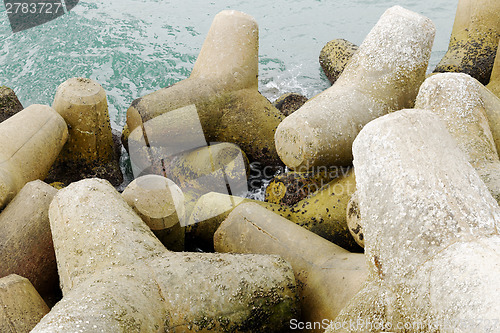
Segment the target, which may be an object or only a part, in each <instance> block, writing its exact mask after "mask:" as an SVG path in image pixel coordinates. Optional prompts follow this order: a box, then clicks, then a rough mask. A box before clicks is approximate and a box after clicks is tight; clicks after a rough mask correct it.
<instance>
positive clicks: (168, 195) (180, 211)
mask: <svg viewBox="0 0 500 333" xmlns="http://www.w3.org/2000/svg"><path fill="white" fill-rule="evenodd" d="M122 197H123V199H125V201H127V203H128V204H129V205H130V207H132V208H133V209H134V211H135V212H136V213H137V214H138V215H139V216H140V217H141V219H142V220H143V221H144V222H145V223H146V224H147V225H148V227H150V228H151V230H152V231H153V233H154V234H155V236H156V237H158V239H159V240H160V241H161V242H162V244H163V245H165V246H166V247H167V249H169V250H171V251H183V250H184V228H183V227H182V226H184V219H185V213H186V212H185V206H184V194H183V193H182V190H181V189H180V188H179V187H178V186H177V185H176V184H175V183H174V182H173V181H171V180H170V179H168V178H165V177H162V176H158V175H146V176H142V177H139V178H136V179H134V181H132V182H131V183H130V184H129V185H128V186H127V187H126V188H125V190H124V191H123V192H122ZM181 225H182V226H181Z"/></svg>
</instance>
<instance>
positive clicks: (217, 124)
mask: <svg viewBox="0 0 500 333" xmlns="http://www.w3.org/2000/svg"><path fill="white" fill-rule="evenodd" d="M257 77H258V26H257V22H256V21H255V20H254V18H252V17H251V16H249V15H247V14H244V13H241V12H237V11H233V10H225V11H222V12H220V13H219V14H217V15H216V16H215V18H214V21H213V23H212V26H211V27H210V31H209V32H208V34H207V37H206V39H205V42H204V44H203V46H202V49H201V51H200V54H199V56H198V59H197V61H196V63H195V65H194V68H193V71H192V73H191V75H190V77H189V78H188V79H186V80H183V81H181V82H178V83H176V84H174V85H173V86H170V87H167V88H164V89H161V90H158V91H156V92H153V93H151V94H149V95H146V96H144V97H141V98H139V99H137V100H135V101H134V102H133V103H132V104H131V106H130V107H129V109H128V110H127V131H130V132H131V133H132V132H133V131H134V130H136V128H138V127H139V131H142V129H141V128H140V127H141V126H143V125H146V123H148V122H149V121H151V120H153V121H154V118H155V117H158V116H161V115H166V114H167V113H170V112H176V110H179V109H181V108H183V107H186V106H189V105H195V114H196V116H197V118H198V119H197V121H198V123H199V124H201V128H202V132H201V134H202V135H203V136H204V137H205V138H206V139H205V140H204V141H206V142H230V143H234V144H237V145H238V146H239V147H240V148H241V149H243V151H244V152H245V153H246V154H247V156H248V158H249V159H250V160H251V161H260V162H261V163H263V164H265V165H275V166H276V165H281V162H280V160H279V157H278V155H277V153H276V148H275V146H274V132H275V129H276V127H277V126H278V124H279V123H280V121H281V120H282V119H283V118H284V116H283V115H282V114H281V113H280V112H279V110H277V109H276V108H275V107H274V106H273V105H272V104H271V103H270V102H269V101H268V100H267V99H266V98H265V97H264V96H262V95H260V93H259V92H258V90H257V88H258V80H257ZM184 111H185V110H184ZM176 113H178V114H180V117H179V119H178V120H177V121H176V122H175V123H174V124H173V126H175V127H176V128H179V129H180V131H181V132H183V133H184V134H187V135H193V134H194V133H193V132H192V131H191V130H190V128H189V126H188V127H185V125H186V122H183V121H182V119H183V118H184V117H185V116H184V115H183V114H184V112H176ZM166 117H167V118H168V119H169V121H171V120H173V118H175V117H172V116H166ZM159 130H162V129H161V128H159ZM162 131H163V132H164V133H168V132H167V131H166V130H162ZM145 135H146V136H149V133H148V132H147V129H146V130H145ZM196 135H197V134H196ZM129 144H130V142H129ZM205 144H206V143H205V142H204V143H203V145H205ZM198 147H199V146H198ZM193 148H196V147H193Z"/></svg>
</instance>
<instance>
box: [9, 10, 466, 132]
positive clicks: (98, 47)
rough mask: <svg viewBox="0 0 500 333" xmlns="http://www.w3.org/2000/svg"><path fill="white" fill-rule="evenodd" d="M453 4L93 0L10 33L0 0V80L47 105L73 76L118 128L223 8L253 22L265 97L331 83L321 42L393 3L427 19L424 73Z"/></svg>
mask: <svg viewBox="0 0 500 333" xmlns="http://www.w3.org/2000/svg"><path fill="white" fill-rule="evenodd" d="M457 3H458V0H432V1H427V0H420V1H413V0H379V1H376V0H286V1H285V0H271V1H270V0H253V1H230V0H213V1H210V0H171V1H161V0H106V1H104V0H97V1H80V2H79V3H78V5H77V6H76V7H75V8H74V9H73V10H72V11H70V12H69V13H67V14H65V15H63V16H61V17H59V18H57V19H55V20H53V21H51V22H48V23H46V24H43V25H41V26H38V27H35V28H32V29H29V30H25V31H21V32H18V33H12V31H11V29H10V25H9V22H8V18H7V14H6V10H5V7H4V5H3V4H0V85H6V86H9V87H11V88H12V89H14V91H15V92H16V94H17V96H18V97H19V99H20V101H21V103H22V104H23V105H24V106H25V107H26V106H29V105H31V104H35V103H36V104H48V105H51V104H52V100H53V98H54V94H55V91H56V88H57V86H58V85H59V84H61V83H62V82H64V81H65V80H66V79H68V78H71V77H75V76H81V77H88V78H91V79H93V80H96V81H97V82H99V83H100V84H101V85H102V86H103V87H104V89H105V90H106V92H107V95H108V103H109V110H110V117H111V123H112V127H113V128H114V129H117V130H120V129H121V128H122V127H123V125H124V123H125V113H126V110H127V108H128V106H129V105H130V103H132V101H133V100H134V99H135V98H138V97H140V96H143V95H145V94H147V93H150V92H153V91H155V90H158V89H160V88H162V87H166V86H168V85H171V84H173V83H175V82H178V81H180V80H183V79H185V78H187V77H188V76H189V74H190V72H191V70H192V68H193V65H194V63H195V61H196V58H197V55H198V53H199V51H200V48H201V46H202V44H203V41H204V38H205V36H206V34H207V32H208V29H209V28H210V24H211V22H212V20H213V18H214V16H215V15H216V14H217V13H218V12H220V11H222V10H224V9H235V10H240V11H243V12H245V13H247V14H250V15H252V16H253V17H254V18H255V19H256V20H257V22H258V24H259V30H260V32H259V34H260V50H259V63H260V67H259V89H260V91H261V92H262V94H263V95H264V96H266V97H267V98H268V99H270V100H271V101H273V100H274V99H276V98H277V97H278V96H280V95H281V94H283V93H287V92H297V93H301V94H303V95H305V96H307V97H312V96H314V95H315V94H317V93H319V92H321V91H322V90H324V89H326V88H328V87H329V86H330V84H329V82H328V80H327V79H326V76H325V75H324V74H323V72H322V70H321V67H320V65H319V62H318V56H319V53H320V51H321V48H322V47H323V46H324V45H325V44H326V43H327V42H328V41H330V40H332V39H336V38H344V39H347V40H349V41H351V42H353V43H355V44H357V45H359V44H360V43H361V42H362V41H363V39H364V37H365V36H366V34H367V33H368V32H369V31H370V29H371V28H372V27H373V26H374V25H375V23H376V22H377V20H378V19H379V17H380V15H382V13H383V12H384V11H385V10H386V9H387V8H389V7H391V6H394V5H400V6H403V7H405V8H407V9H410V10H413V11H416V12H418V13H420V14H422V15H424V16H427V17H429V18H430V19H432V21H433V22H434V23H435V25H436V29H437V33H436V40H435V43H434V48H433V53H432V58H431V61H430V66H429V68H430V70H432V68H434V67H435V66H436V65H437V63H438V62H439V60H440V59H441V57H442V56H443V54H444V53H445V51H446V49H447V47H448V41H449V37H450V34H451V29H452V26H453V20H454V16H455V11H456V6H457Z"/></svg>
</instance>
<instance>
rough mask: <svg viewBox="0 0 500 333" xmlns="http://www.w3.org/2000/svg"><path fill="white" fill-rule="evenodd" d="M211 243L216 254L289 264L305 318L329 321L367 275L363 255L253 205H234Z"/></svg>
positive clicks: (304, 319)
mask: <svg viewBox="0 0 500 333" xmlns="http://www.w3.org/2000/svg"><path fill="white" fill-rule="evenodd" d="M214 243H215V249H216V251H218V252H229V253H261V254H277V255H280V256H282V257H283V258H284V259H285V260H287V261H288V262H290V264H291V265H292V268H293V270H294V273H295V278H296V279H297V281H298V282H299V286H300V287H299V291H300V299H301V313H302V320H303V321H306V322H324V321H325V320H326V321H333V320H334V319H335V318H336V317H337V315H338V314H339V312H340V310H342V308H343V307H344V306H345V305H346V304H347V302H348V301H349V300H350V299H351V298H352V297H353V296H354V295H355V294H356V293H357V292H358V291H359V290H360V289H361V287H362V286H363V284H364V282H365V280H366V278H367V273H368V271H367V267H366V263H365V257H364V255H363V254H360V253H349V252H348V251H346V250H344V249H342V248H341V247H338V246H336V245H334V244H332V243H331V242H328V241H327V240H325V239H324V238H321V237H319V236H317V235H315V234H313V233H311V232H310V231H307V230H305V229H304V228H301V227H299V226H297V225H296V224H295V223H293V222H291V221H289V220H287V219H285V218H283V217H281V216H279V215H277V214H275V213H273V212H271V211H269V210H267V209H265V208H264V207H261V206H259V205H257V204H255V203H245V204H242V205H239V206H238V207H237V208H235V209H234V210H233V211H232V212H231V214H229V216H228V217H227V219H226V220H225V221H224V222H223V223H222V224H221V226H220V227H219V229H217V232H216V233H215V236H214ZM315 332H323V330H315Z"/></svg>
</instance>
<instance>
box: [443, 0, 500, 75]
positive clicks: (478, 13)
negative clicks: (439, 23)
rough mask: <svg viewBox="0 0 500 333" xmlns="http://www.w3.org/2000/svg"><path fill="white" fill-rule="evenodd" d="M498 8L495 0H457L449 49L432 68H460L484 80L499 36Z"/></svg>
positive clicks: (457, 70)
mask: <svg viewBox="0 0 500 333" xmlns="http://www.w3.org/2000/svg"><path fill="white" fill-rule="evenodd" d="M499 12H500V2H498V1H495V0H459V1H458V7H457V13H456V16H455V23H454V24H453V30H452V32H451V37H450V45H449V46H448V52H446V54H445V55H444V57H443V59H441V61H440V62H439V64H438V65H437V67H436V69H435V70H434V72H438V73H439V72H461V73H465V74H469V75H470V76H472V77H474V78H476V79H477V80H478V81H479V82H481V83H482V84H487V83H488V81H489V80H490V75H491V70H492V68H493V62H494V60H495V54H496V51H497V46H498V42H499V40H500V16H499V15H498V13H499Z"/></svg>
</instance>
